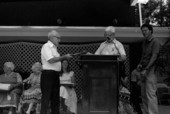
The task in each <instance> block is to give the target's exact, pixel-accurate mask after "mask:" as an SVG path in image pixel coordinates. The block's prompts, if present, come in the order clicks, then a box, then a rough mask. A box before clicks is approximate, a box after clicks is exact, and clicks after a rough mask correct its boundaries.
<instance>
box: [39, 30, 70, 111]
mask: <svg viewBox="0 0 170 114" xmlns="http://www.w3.org/2000/svg"><path fill="white" fill-rule="evenodd" d="M60 40H61V37H60V34H59V33H58V32H57V31H55V30H52V31H51V32H49V33H48V41H47V43H45V44H44V45H43V46H42V48H41V62H42V67H43V71H42V75H41V91H42V98H41V114H47V113H48V110H49V109H48V108H49V106H50V109H51V114H59V103H60V102H59V90H60V81H59V72H60V71H61V61H62V60H65V59H70V58H72V56H71V55H70V54H66V55H63V56H60V54H59V53H58V49H57V47H58V45H59V42H60Z"/></svg>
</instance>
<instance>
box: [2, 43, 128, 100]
mask: <svg viewBox="0 0 170 114" xmlns="http://www.w3.org/2000/svg"><path fill="white" fill-rule="evenodd" d="M42 45H43V44H41V43H30V42H17V43H6V44H1V45H0V53H1V54H0V70H1V72H2V70H3V68H2V67H3V64H4V63H5V62H6V61H12V62H14V64H15V65H16V70H17V71H18V72H19V73H20V72H22V73H23V72H25V73H28V74H30V72H31V66H32V64H33V63H35V62H37V61H39V62H40V61H41V58H40V51H41V46H42ZM99 45H100V43H93V42H92V43H89V44H60V46H59V48H58V50H59V52H60V54H61V55H64V54H67V53H70V54H74V53H78V52H81V51H82V50H86V51H88V52H91V53H94V52H95V51H96V50H97V48H98V47H99ZM125 50H126V54H127V61H126V62H125V66H126V67H125V68H126V70H125V71H126V74H129V71H130V70H129V69H130V68H129V46H128V45H125ZM79 57H80V56H75V57H74V58H73V59H71V60H70V67H71V69H72V70H73V71H74V72H75V81H76V83H77V86H76V87H75V90H76V93H77V96H78V99H80V98H81V93H82V89H83V86H82V81H83V79H82V71H81V69H80V68H79V66H78V64H77V60H79ZM27 76H28V75H27ZM27 76H25V75H22V77H23V78H26V77H27Z"/></svg>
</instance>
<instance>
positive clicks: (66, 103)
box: [60, 60, 77, 114]
mask: <svg viewBox="0 0 170 114" xmlns="http://www.w3.org/2000/svg"><path fill="white" fill-rule="evenodd" d="M74 83H75V81H74V72H73V71H70V69H69V63H68V61H67V60H63V61H62V72H61V76H60V84H61V86H60V97H61V105H62V107H63V111H67V109H68V110H69V111H70V112H71V113H73V114H77V95H76V92H75V90H74V88H73V86H74Z"/></svg>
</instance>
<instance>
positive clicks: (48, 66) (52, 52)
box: [41, 41, 61, 71]
mask: <svg viewBox="0 0 170 114" xmlns="http://www.w3.org/2000/svg"><path fill="white" fill-rule="evenodd" d="M53 57H60V54H59V53H58V50H57V47H56V46H55V45H54V44H53V43H52V42H51V41H48V42H47V43H45V44H44V45H43V46H42V48H41V61H42V67H43V70H54V71H61V62H60V61H59V62H56V63H49V62H48V60H50V59H52V58H53Z"/></svg>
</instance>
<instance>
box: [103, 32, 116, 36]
mask: <svg viewBox="0 0 170 114" xmlns="http://www.w3.org/2000/svg"><path fill="white" fill-rule="evenodd" d="M112 35H115V33H110V34H109V33H104V37H111V36H112Z"/></svg>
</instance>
